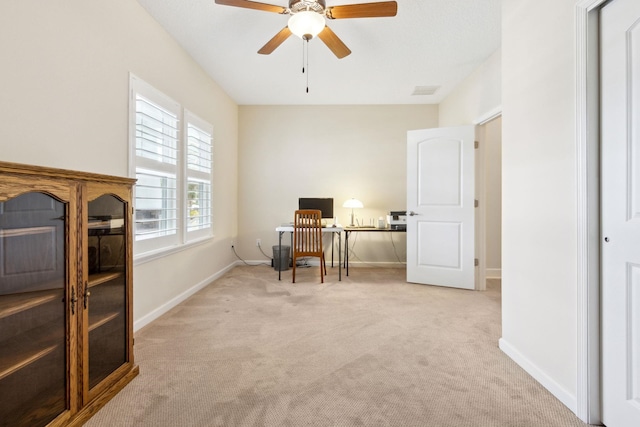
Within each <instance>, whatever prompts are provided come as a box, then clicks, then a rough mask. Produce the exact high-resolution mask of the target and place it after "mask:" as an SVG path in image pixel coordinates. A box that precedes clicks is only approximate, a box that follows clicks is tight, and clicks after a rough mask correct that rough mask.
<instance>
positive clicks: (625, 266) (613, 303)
mask: <svg viewBox="0 0 640 427" xmlns="http://www.w3.org/2000/svg"><path fill="white" fill-rule="evenodd" d="M600 46H601V85H602V90H601V96H602V98H601V101H602V104H601V108H602V112H601V114H602V120H601V125H602V139H601V141H602V142H601V144H602V160H601V161H602V239H603V243H602V397H603V406H602V420H603V422H604V423H605V424H606V425H607V427H631V426H640V1H638V0H615V1H613V2H611V3H609V4H607V5H606V6H605V7H603V9H602V11H601V43H600Z"/></svg>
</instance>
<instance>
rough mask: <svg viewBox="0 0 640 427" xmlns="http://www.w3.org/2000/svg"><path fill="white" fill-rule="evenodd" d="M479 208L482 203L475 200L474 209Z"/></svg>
mask: <svg viewBox="0 0 640 427" xmlns="http://www.w3.org/2000/svg"><path fill="white" fill-rule="evenodd" d="M478 206H480V202H479V201H478V199H475V200H474V201H473V207H474V208H477V207H478Z"/></svg>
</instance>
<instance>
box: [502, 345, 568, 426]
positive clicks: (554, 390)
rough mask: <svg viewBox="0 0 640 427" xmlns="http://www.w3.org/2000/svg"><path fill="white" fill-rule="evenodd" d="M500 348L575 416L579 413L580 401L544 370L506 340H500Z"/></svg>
mask: <svg viewBox="0 0 640 427" xmlns="http://www.w3.org/2000/svg"><path fill="white" fill-rule="evenodd" d="M498 346H499V347H500V350H502V351H503V352H504V353H505V354H506V355H507V356H509V357H510V358H511V359H513V361H514V362H516V363H517V364H518V365H520V367H521V368H522V369H524V370H525V371H526V372H527V373H528V374H529V375H531V376H532V377H533V378H534V379H535V380H536V381H538V382H539V383H540V384H542V386H543V387H544V388H546V389H547V390H549V392H550V393H551V394H553V395H554V396H555V397H556V398H557V399H558V400H559V401H560V402H562V403H563V404H564V405H565V406H566V407H567V408H569V409H570V410H571V412H573V413H574V414H576V413H577V409H578V401H577V398H576V396H574V395H573V394H571V393H569V392H568V391H567V390H566V389H565V388H564V387H562V386H561V385H560V384H558V383H557V382H556V381H554V380H553V378H551V377H550V376H549V375H547V374H546V373H545V372H544V371H543V370H542V369H540V368H539V367H538V366H536V365H535V364H534V363H533V362H531V361H530V360H529V359H527V358H526V357H525V356H524V355H523V354H522V353H520V352H519V351H518V350H516V349H515V347H513V346H512V345H511V344H509V343H508V342H507V341H505V339H504V338H500V340H499V341H498Z"/></svg>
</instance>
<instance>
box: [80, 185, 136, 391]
mask: <svg viewBox="0 0 640 427" xmlns="http://www.w3.org/2000/svg"><path fill="white" fill-rule="evenodd" d="M85 194H86V195H87V205H86V212H87V216H86V223H85V227H84V237H83V239H84V240H85V244H84V248H83V250H84V262H83V264H84V265H83V270H84V274H83V276H84V287H83V291H82V309H83V327H82V329H83V330H82V333H83V336H84V339H83V343H82V346H83V351H82V356H83V370H82V371H83V375H84V378H83V382H84V384H83V390H84V393H85V394H84V399H85V403H87V402H88V401H90V400H91V399H93V398H94V397H96V396H97V395H98V394H100V393H101V392H102V391H104V389H106V388H108V387H109V386H110V385H112V383H113V382H114V381H116V380H117V379H118V377H119V376H120V375H119V374H118V372H120V371H122V372H124V371H123V369H124V368H123V367H124V366H125V365H126V364H128V363H129V362H130V361H131V350H130V349H131V347H130V345H129V343H130V340H131V332H130V310H129V299H130V286H129V275H130V266H129V262H130V261H129V260H130V254H129V251H130V245H129V239H130V236H129V215H127V213H128V211H129V210H130V207H129V202H128V200H129V199H128V198H127V194H128V193H127V191H125V193H124V194H121V195H118V189H117V188H115V189H110V188H105V187H103V186H100V185H97V186H94V187H92V186H91V185H89V187H88V191H86V192H85Z"/></svg>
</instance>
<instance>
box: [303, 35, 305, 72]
mask: <svg viewBox="0 0 640 427" xmlns="http://www.w3.org/2000/svg"><path fill="white" fill-rule="evenodd" d="M304 54H305V51H304V40H302V74H304Z"/></svg>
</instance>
